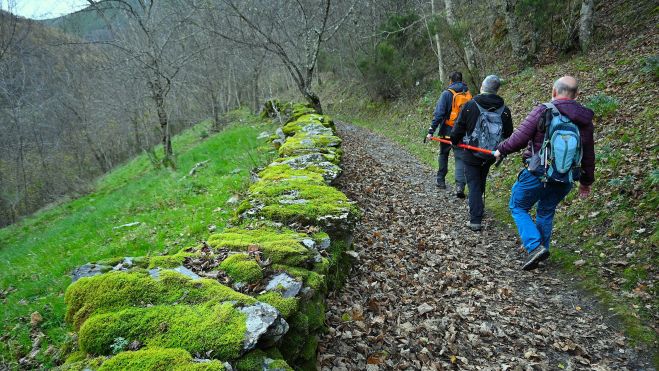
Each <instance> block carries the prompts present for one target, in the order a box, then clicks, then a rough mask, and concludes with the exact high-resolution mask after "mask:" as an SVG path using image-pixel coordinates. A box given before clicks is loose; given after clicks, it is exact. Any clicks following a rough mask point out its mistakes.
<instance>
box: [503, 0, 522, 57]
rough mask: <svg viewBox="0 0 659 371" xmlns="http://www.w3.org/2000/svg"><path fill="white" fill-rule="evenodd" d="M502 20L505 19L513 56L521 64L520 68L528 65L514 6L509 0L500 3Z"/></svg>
mask: <svg viewBox="0 0 659 371" xmlns="http://www.w3.org/2000/svg"><path fill="white" fill-rule="evenodd" d="M501 9H502V10H503V15H504V18H505V19H506V26H507V28H508V40H510V46H511V47H512V49H513V54H515V56H516V57H517V59H518V60H519V61H520V62H521V64H522V66H526V65H527V64H528V53H527V50H526V47H525V46H524V43H523V42H522V36H521V35H520V33H519V25H518V24H517V17H516V16H515V5H514V4H513V2H512V1H511V0H503V1H502V3H501Z"/></svg>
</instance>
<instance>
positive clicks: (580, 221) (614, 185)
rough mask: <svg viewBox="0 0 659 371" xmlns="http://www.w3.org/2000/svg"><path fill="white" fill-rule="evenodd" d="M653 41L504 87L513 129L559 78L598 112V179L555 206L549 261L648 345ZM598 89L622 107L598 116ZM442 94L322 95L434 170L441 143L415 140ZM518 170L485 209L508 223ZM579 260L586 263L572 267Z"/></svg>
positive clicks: (653, 224)
mask: <svg viewBox="0 0 659 371" xmlns="http://www.w3.org/2000/svg"><path fill="white" fill-rule="evenodd" d="M619 42H620V41H619ZM656 45H658V44H657V36H656V35H653V34H652V32H649V33H647V34H644V35H640V36H637V37H630V38H629V39H628V40H626V41H625V42H624V43H623V44H622V45H620V44H616V45H615V46H616V47H615V48H608V49H607V50H606V51H605V52H603V50H597V51H594V52H593V53H591V54H589V55H586V56H581V57H577V58H574V59H570V60H566V61H562V62H558V63H556V64H553V65H550V66H546V67H541V68H536V69H527V70H525V71H523V72H522V73H520V74H518V75H516V76H509V79H508V81H506V83H505V85H504V86H503V87H502V88H501V93H502V95H503V96H504V98H505V100H506V102H507V104H508V105H509V106H510V107H511V110H512V112H513V118H514V122H515V123H516V125H517V124H518V123H519V122H521V120H522V118H523V117H524V115H525V114H526V113H527V112H528V111H530V109H531V108H532V107H533V105H534V102H541V101H546V100H548V99H549V97H550V95H549V93H550V90H551V83H552V82H553V80H554V79H555V78H557V77H559V76H561V75H563V74H573V75H576V76H577V77H578V78H579V79H580V81H581V88H582V96H581V98H580V100H581V101H582V102H584V103H587V104H589V103H590V104H591V105H593V106H594V108H595V110H596V111H597V112H598V113H600V114H599V115H598V117H597V119H596V122H595V125H596V141H597V144H596V152H597V156H598V163H597V170H596V177H597V181H596V183H595V185H594V187H593V194H592V197H591V198H590V199H588V200H585V201H584V200H578V199H575V197H574V196H575V194H574V193H575V192H573V193H572V194H571V195H570V196H568V199H567V201H566V202H564V203H563V204H562V206H561V207H560V209H559V211H558V214H557V218H556V228H555V231H556V233H555V240H556V243H555V246H556V247H558V248H557V249H554V254H553V255H552V260H553V261H554V262H555V263H557V264H560V265H562V266H563V267H565V268H566V269H567V270H568V271H570V272H572V273H573V274H575V275H576V276H577V277H578V278H579V280H580V281H581V282H583V284H584V287H586V288H588V289H590V290H591V291H592V292H593V293H595V294H596V295H597V296H598V297H599V298H600V299H601V300H602V301H603V303H604V304H605V305H607V306H608V307H609V308H611V310H612V311H614V312H616V313H618V314H620V317H621V319H622V321H623V323H624V325H625V328H626V330H627V333H628V335H629V336H630V337H631V338H632V339H634V340H636V341H639V342H641V343H645V344H648V345H650V346H654V347H656V346H657V330H658V329H657V328H656V327H653V326H656V323H658V322H657V321H658V319H659V299H658V298H657V291H658V290H657V287H656V286H655V285H656V279H657V273H658V269H659V257H658V254H657V245H658V244H659V231H658V229H657V220H656V210H657V208H658V207H659V196H658V194H659V192H658V191H659V187H658V183H659V174H658V172H659V158H658V154H659V143H658V142H657V136H656V133H657V130H658V129H659V124H658V122H657V115H658V109H659V107H658V105H657V102H658V101H659V100H658V98H659V91H658V88H657V80H656V79H657V77H656V75H654V73H656V72H648V71H647V70H646V69H644V68H643V67H644V65H645V62H646V61H647V60H648V58H649V57H651V56H655V55H656V54H657V46H656ZM598 93H604V94H606V95H608V96H610V97H613V98H615V99H616V100H617V102H618V103H619V104H618V108H617V109H616V110H615V111H614V112H610V113H608V114H601V113H602V112H604V111H605V110H604V107H603V105H601V104H600V105H597V104H592V100H591V97H592V96H594V95H596V94H598ZM438 94H439V92H429V93H428V94H427V95H426V96H425V97H422V98H420V99H418V100H415V101H407V102H404V101H398V102H393V103H390V104H383V103H374V102H372V101H370V100H369V99H368V98H365V97H366V94H365V92H363V91H361V90H360V89H359V87H358V86H355V85H352V86H346V84H337V85H335V86H333V87H331V88H329V89H328V90H327V91H326V94H325V97H323V98H324V102H325V104H326V105H327V107H328V111H330V113H331V114H335V115H336V116H337V117H339V118H343V119H345V120H348V121H351V122H354V123H356V124H358V125H362V126H365V127H367V128H369V129H371V130H373V131H375V132H379V133H381V134H384V135H386V136H388V137H390V138H392V139H394V140H395V141H397V142H399V143H400V144H401V145H402V146H403V147H405V148H406V149H407V150H409V151H410V152H412V153H414V154H415V155H417V156H418V157H419V158H420V159H422V160H423V161H425V162H426V163H428V164H429V165H432V166H434V167H436V166H437V165H436V152H437V148H436V147H437V146H435V145H433V144H427V145H425V146H424V145H423V144H422V142H421V141H422V138H423V136H424V135H425V133H426V131H427V127H428V126H429V122H430V118H431V115H432V110H433V108H434V104H435V100H436V97H437V96H438ZM451 167H452V166H451ZM520 167H521V162H520V160H519V156H517V155H515V156H511V158H510V159H508V160H507V162H506V163H505V165H504V166H502V167H501V168H500V169H495V170H494V171H493V172H492V175H491V177H490V182H489V189H488V194H487V196H486V198H487V200H486V204H487V207H488V209H489V210H490V211H491V212H493V214H494V215H495V216H496V218H497V219H498V220H500V221H503V222H504V223H507V224H509V225H511V226H513V225H512V219H511V218H510V215H509V212H508V208H507V201H508V197H509V195H510V188H511V186H512V183H513V182H514V180H515V176H516V174H517V172H518V171H519V169H520ZM449 179H452V176H451V178H449ZM429 181H432V180H430V179H429ZM513 227H514V226H513ZM579 260H583V261H584V262H585V264H584V265H583V266H579V264H580V263H581V262H579V263H578V264H577V265H575V264H574V262H576V261H579Z"/></svg>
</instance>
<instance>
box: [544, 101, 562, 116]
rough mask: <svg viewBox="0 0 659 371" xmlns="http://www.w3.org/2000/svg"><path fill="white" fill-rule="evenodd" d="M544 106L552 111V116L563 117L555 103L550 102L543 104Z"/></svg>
mask: <svg viewBox="0 0 659 371" xmlns="http://www.w3.org/2000/svg"><path fill="white" fill-rule="evenodd" d="M542 105H543V106H545V107H547V109H550V110H551V113H552V115H554V116H560V115H561V112H560V111H559V110H558V108H556V106H555V105H554V103H551V102H548V103H543V104H542Z"/></svg>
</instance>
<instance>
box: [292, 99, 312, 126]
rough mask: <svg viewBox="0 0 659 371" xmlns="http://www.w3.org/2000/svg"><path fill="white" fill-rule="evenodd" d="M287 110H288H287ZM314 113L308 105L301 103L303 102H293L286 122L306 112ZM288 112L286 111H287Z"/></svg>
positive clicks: (296, 118)
mask: <svg viewBox="0 0 659 371" xmlns="http://www.w3.org/2000/svg"><path fill="white" fill-rule="evenodd" d="M287 111H288V110H287ZM312 113H314V114H315V113H316V110H315V109H313V108H312V107H310V106H309V105H306V104H303V103H293V104H292V105H291V108H290V116H289V119H288V120H287V123H288V122H293V121H296V120H298V119H299V118H300V117H302V116H304V115H307V114H312ZM287 114H288V112H287Z"/></svg>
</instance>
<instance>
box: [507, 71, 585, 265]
mask: <svg viewBox="0 0 659 371" xmlns="http://www.w3.org/2000/svg"><path fill="white" fill-rule="evenodd" d="M578 93H579V88H578V83H577V80H576V79H575V78H574V77H572V76H563V77H561V78H560V79H558V80H556V81H555V82H554V86H553V88H552V92H551V96H552V100H551V103H546V104H541V105H538V106H537V107H535V108H534V109H533V110H532V111H531V113H529V115H528V116H526V118H525V119H524V121H522V123H521V125H520V126H519V127H518V128H517V130H515V132H514V133H513V134H512V135H511V136H510V138H508V139H507V140H505V141H504V142H502V143H501V144H499V146H498V147H497V151H496V152H495V157H497V158H498V157H500V156H502V155H508V154H511V153H514V152H517V151H519V150H521V149H524V148H526V150H525V151H524V153H523V155H522V157H523V159H524V163H525V165H526V167H525V168H524V169H523V170H522V171H521V172H520V173H519V175H518V176H517V181H516V182H515V184H514V185H513V188H512V191H511V195H510V202H509V205H508V206H509V208H510V212H511V214H512V216H513V219H514V220H515V224H516V225H517V230H518V231H519V235H520V238H521V239H522V244H523V245H524V248H525V249H526V251H527V253H528V257H527V259H526V261H525V262H524V264H523V265H522V269H523V270H532V269H535V268H537V267H538V264H539V263H540V262H541V261H543V260H546V259H547V258H548V257H549V243H550V241H551V233H552V228H553V221H554V214H555V212H556V207H557V206H558V204H559V203H560V202H561V201H562V200H563V199H564V198H565V196H567V194H568V193H570V190H571V189H572V178H570V181H564V182H560V181H553V180H552V179H548V177H547V176H546V174H544V175H540V174H541V173H542V171H538V170H534V169H538V167H537V166H536V165H537V160H536V159H538V153H539V152H540V150H541V147H542V145H543V142H544V141H545V139H546V138H545V130H546V129H547V127H548V125H549V123H550V122H551V120H552V117H553V116H552V112H555V111H554V110H553V109H554V108H555V109H556V110H557V111H558V113H560V116H561V118H562V119H564V118H565V120H566V121H571V122H572V123H574V124H575V125H576V126H577V128H578V131H579V136H580V140H581V143H580V147H581V151H582V156H581V163H580V167H578V166H577V167H575V170H576V171H577V176H576V178H578V180H579V183H580V185H579V196H580V197H582V198H585V197H587V196H588V195H589V194H590V186H591V184H593V182H594V181H595V146H594V140H593V130H594V128H593V116H594V113H593V111H591V110H590V109H588V108H586V107H584V106H582V105H581V104H579V103H577V101H576V100H575V99H576V98H577V96H578ZM558 113H555V114H558ZM536 205H537V206H536ZM534 206H536V207H537V209H536V218H535V222H534V221H533V219H532V218H531V214H530V211H531V209H532V208H533V207H534Z"/></svg>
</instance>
